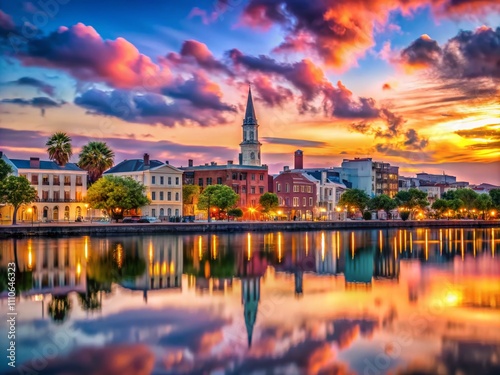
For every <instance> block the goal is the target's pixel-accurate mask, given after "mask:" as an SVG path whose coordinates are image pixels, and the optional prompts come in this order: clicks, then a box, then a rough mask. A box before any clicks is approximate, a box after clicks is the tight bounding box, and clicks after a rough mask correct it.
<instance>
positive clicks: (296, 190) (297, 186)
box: [293, 185, 299, 193]
mask: <svg viewBox="0 0 500 375" xmlns="http://www.w3.org/2000/svg"><path fill="white" fill-rule="evenodd" d="M293 192H294V193H298V192H299V185H293Z"/></svg>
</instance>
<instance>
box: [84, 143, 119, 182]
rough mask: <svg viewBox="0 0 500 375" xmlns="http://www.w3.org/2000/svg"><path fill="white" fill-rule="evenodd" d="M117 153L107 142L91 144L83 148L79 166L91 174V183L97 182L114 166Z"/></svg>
mask: <svg viewBox="0 0 500 375" xmlns="http://www.w3.org/2000/svg"><path fill="white" fill-rule="evenodd" d="M114 158H115V153H114V152H113V151H112V150H111V149H110V148H109V147H108V145H107V144H106V143H105V142H89V143H88V144H87V145H85V146H83V148H82V152H81V153H80V160H79V161H78V166H79V167H80V168H82V169H85V170H86V171H87V172H88V173H89V180H90V182H91V183H92V182H95V181H97V180H98V179H99V178H100V177H101V176H102V173H103V172H104V171H105V170H106V169H109V168H111V167H112V166H113V164H114Z"/></svg>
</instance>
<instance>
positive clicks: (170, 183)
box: [168, 177, 172, 185]
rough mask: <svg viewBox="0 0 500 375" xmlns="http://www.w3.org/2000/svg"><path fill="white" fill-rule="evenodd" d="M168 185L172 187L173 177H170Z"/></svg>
mask: <svg viewBox="0 0 500 375" xmlns="http://www.w3.org/2000/svg"><path fill="white" fill-rule="evenodd" d="M168 184H169V185H172V177H169V178H168Z"/></svg>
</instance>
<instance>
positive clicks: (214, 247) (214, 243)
mask: <svg viewBox="0 0 500 375" xmlns="http://www.w3.org/2000/svg"><path fill="white" fill-rule="evenodd" d="M212 256H213V258H214V259H217V236H216V235H215V234H214V235H212Z"/></svg>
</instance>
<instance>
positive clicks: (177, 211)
mask: <svg viewBox="0 0 500 375" xmlns="http://www.w3.org/2000/svg"><path fill="white" fill-rule="evenodd" d="M175 216H179V209H178V208H176V209H175Z"/></svg>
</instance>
